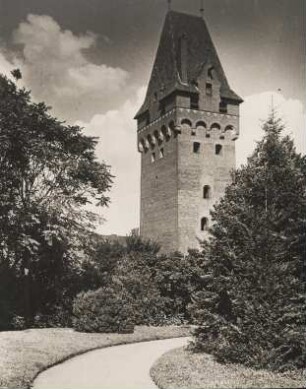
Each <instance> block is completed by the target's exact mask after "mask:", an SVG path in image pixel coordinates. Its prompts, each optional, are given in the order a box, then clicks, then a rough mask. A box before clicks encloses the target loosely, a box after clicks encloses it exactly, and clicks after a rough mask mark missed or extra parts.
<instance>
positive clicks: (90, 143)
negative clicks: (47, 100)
mask: <svg viewBox="0 0 306 389" xmlns="http://www.w3.org/2000/svg"><path fill="white" fill-rule="evenodd" d="M14 76H15V78H16V79H19V78H20V77H21V74H20V72H18V71H17V70H15V71H14ZM96 143H97V140H96V139H95V138H92V137H88V136H85V135H84V134H83V133H82V129H81V128H80V127H78V126H69V125H66V124H65V123H62V122H60V121H59V120H57V119H56V118H54V117H52V116H51V115H50V114H49V108H48V107H47V106H46V105H45V104H44V103H33V102H32V101H31V95H30V92H28V91H26V90H25V89H18V88H17V86H16V85H15V83H14V82H12V81H10V80H8V79H7V78H6V77H4V76H1V75H0V171H1V181H0V264H1V266H6V267H8V268H9V269H13V270H14V277H15V280H16V284H15V285H14V288H17V290H18V292H19V293H18V296H19V301H17V302H16V306H15V307H14V308H13V310H14V309H15V310H16V309H17V311H18V310H19V311H22V307H23V306H25V305H27V304H25V301H24V298H23V295H24V293H23V291H24V285H25V280H28V281H29V282H28V284H29V285H30V286H31V291H30V294H32V296H31V295H30V297H29V299H30V301H31V304H30V306H29V305H28V309H29V311H28V312H26V313H27V316H33V315H34V314H35V312H36V311H39V310H41V309H48V308H50V307H51V306H54V305H56V304H60V303H61V302H62V301H63V298H64V295H65V293H66V292H67V290H66V289H67V282H66V281H67V280H66V277H67V275H68V273H70V271H71V269H72V268H73V269H74V272H77V271H79V269H80V266H79V263H78V259H79V257H80V253H81V252H82V251H81V250H82V248H83V243H84V241H85V240H86V237H87V230H88V228H89V227H90V226H91V223H92V222H93V221H94V220H95V215H94V214H93V213H90V212H87V211H85V210H84V205H86V204H88V203H94V204H96V205H99V206H106V205H107V204H108V202H109V198H108V197H107V196H106V194H105V193H106V192H107V191H108V189H109V188H110V185H111V179H112V177H111V175H110V172H109V167H108V166H106V165H105V164H104V163H100V162H98V161H97V159H96V156H95V146H96ZM17 300H18V299H17ZM34 302H35V304H34ZM30 308H31V309H30Z"/></svg>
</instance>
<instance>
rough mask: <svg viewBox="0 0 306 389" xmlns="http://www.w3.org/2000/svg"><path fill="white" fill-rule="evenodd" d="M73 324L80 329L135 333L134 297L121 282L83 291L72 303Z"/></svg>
mask: <svg viewBox="0 0 306 389" xmlns="http://www.w3.org/2000/svg"><path fill="white" fill-rule="evenodd" d="M73 315H74V318H73V326H74V328H75V329H76V330H77V331H80V332H102V333H113V332H116V333H132V332H133V331H134V314H133V305H132V299H131V297H130V295H129V293H128V292H127V291H126V289H125V288H123V286H122V285H120V284H119V283H118V284H115V285H112V286H109V287H104V288H99V289H97V290H95V291H89V292H82V293H80V294H78V295H77V297H76V298H75V300H74V303H73Z"/></svg>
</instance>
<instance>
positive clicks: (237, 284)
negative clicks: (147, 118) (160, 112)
mask: <svg viewBox="0 0 306 389" xmlns="http://www.w3.org/2000/svg"><path fill="white" fill-rule="evenodd" d="M263 130H264V137H263V139H262V140H261V141H260V142H259V143H258V145H257V147H256V150H255V151H254V153H253V155H252V156H251V157H250V158H249V159H248V162H247V164H246V165H245V166H242V167H241V168H239V169H238V170H236V172H235V173H234V175H233V183H232V184H231V185H229V186H228V187H227V189H226V193H225V196H224V197H223V199H222V200H221V201H220V203H219V204H217V205H216V206H215V207H214V210H213V212H212V217H213V221H214V224H213V226H212V228H211V237H210V239H209V240H208V241H207V242H205V243H204V244H203V257H204V268H205V274H204V275H203V277H202V279H203V282H204V285H205V286H204V287H203V289H202V290H201V292H199V293H198V294H197V295H195V296H194V304H193V306H192V307H191V311H192V313H193V315H194V317H195V319H196V321H197V323H198V324H199V327H198V329H197V331H196V333H195V348H196V349H198V350H206V351H208V352H212V353H214V354H215V355H216V356H217V357H218V358H219V360H223V361H231V362H242V363H245V364H248V365H251V366H256V367H270V368H274V369H279V370H285V369H288V368H291V367H299V368H300V367H302V366H303V353H305V338H304V334H305V320H304V319H305V317H304V309H305V308H304V307H305V288H304V286H305V285H304V282H305V279H303V260H304V258H305V219H306V169H305V166H306V159H305V156H304V157H303V156H301V155H299V154H297V153H296V151H295V147H294V144H293V141H292V140H291V139H290V138H289V137H287V136H286V137H282V130H283V125H282V123H281V121H280V120H279V119H277V118H276V117H275V113H274V112H272V113H271V115H270V116H269V118H268V120H267V121H266V122H265V123H264V125H263Z"/></svg>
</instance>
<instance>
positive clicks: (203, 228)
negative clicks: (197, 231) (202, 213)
mask: <svg viewBox="0 0 306 389" xmlns="http://www.w3.org/2000/svg"><path fill="white" fill-rule="evenodd" d="M207 230H208V219H207V217H202V219H201V231H207Z"/></svg>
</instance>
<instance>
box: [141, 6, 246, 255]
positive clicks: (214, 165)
mask: <svg viewBox="0 0 306 389" xmlns="http://www.w3.org/2000/svg"><path fill="white" fill-rule="evenodd" d="M241 102H242V99H241V98H240V97H239V96H238V95H237V94H236V93H234V92H233V91H232V90H231V89H230V86H229V84H228V81H227V79H226V76H225V74H224V71H223V69H222V65H221V63H220V60H219V58H218V55H217V52H216V49H215V47H214V44H213V42H212V40H211V37H210V34H209V32H208V29H207V27H206V24H205V22H204V20H203V18H201V17H198V16H193V15H187V14H184V13H179V12H174V11H169V12H168V14H167V16H166V20H165V24H164V27H163V31H162V35H161V40H160V43H159V47H158V50H157V55H156V59H155V63H154V66H153V71H152V74H151V79H150V82H149V86H148V90H147V94H146V97H145V101H144V103H143V105H142V107H141V108H140V110H139V111H138V113H137V114H136V117H135V119H137V123H138V150H139V152H140V153H141V210H140V214H141V216H140V218H141V220H140V235H141V236H142V237H144V238H150V239H152V240H154V241H157V242H159V243H160V244H161V247H162V251H163V252H172V251H180V252H182V253H185V252H187V250H188V248H197V247H199V239H200V240H201V239H203V238H204V237H205V234H207V229H208V227H209V224H210V214H209V211H210V209H211V207H212V205H213V204H214V203H215V202H216V201H217V200H218V199H219V198H220V196H222V195H223V193H224V189H225V187H226V185H227V184H228V183H230V181H231V176H230V171H231V169H233V168H235V140H236V139H237V138H238V135H239V104H240V103H241Z"/></svg>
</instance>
